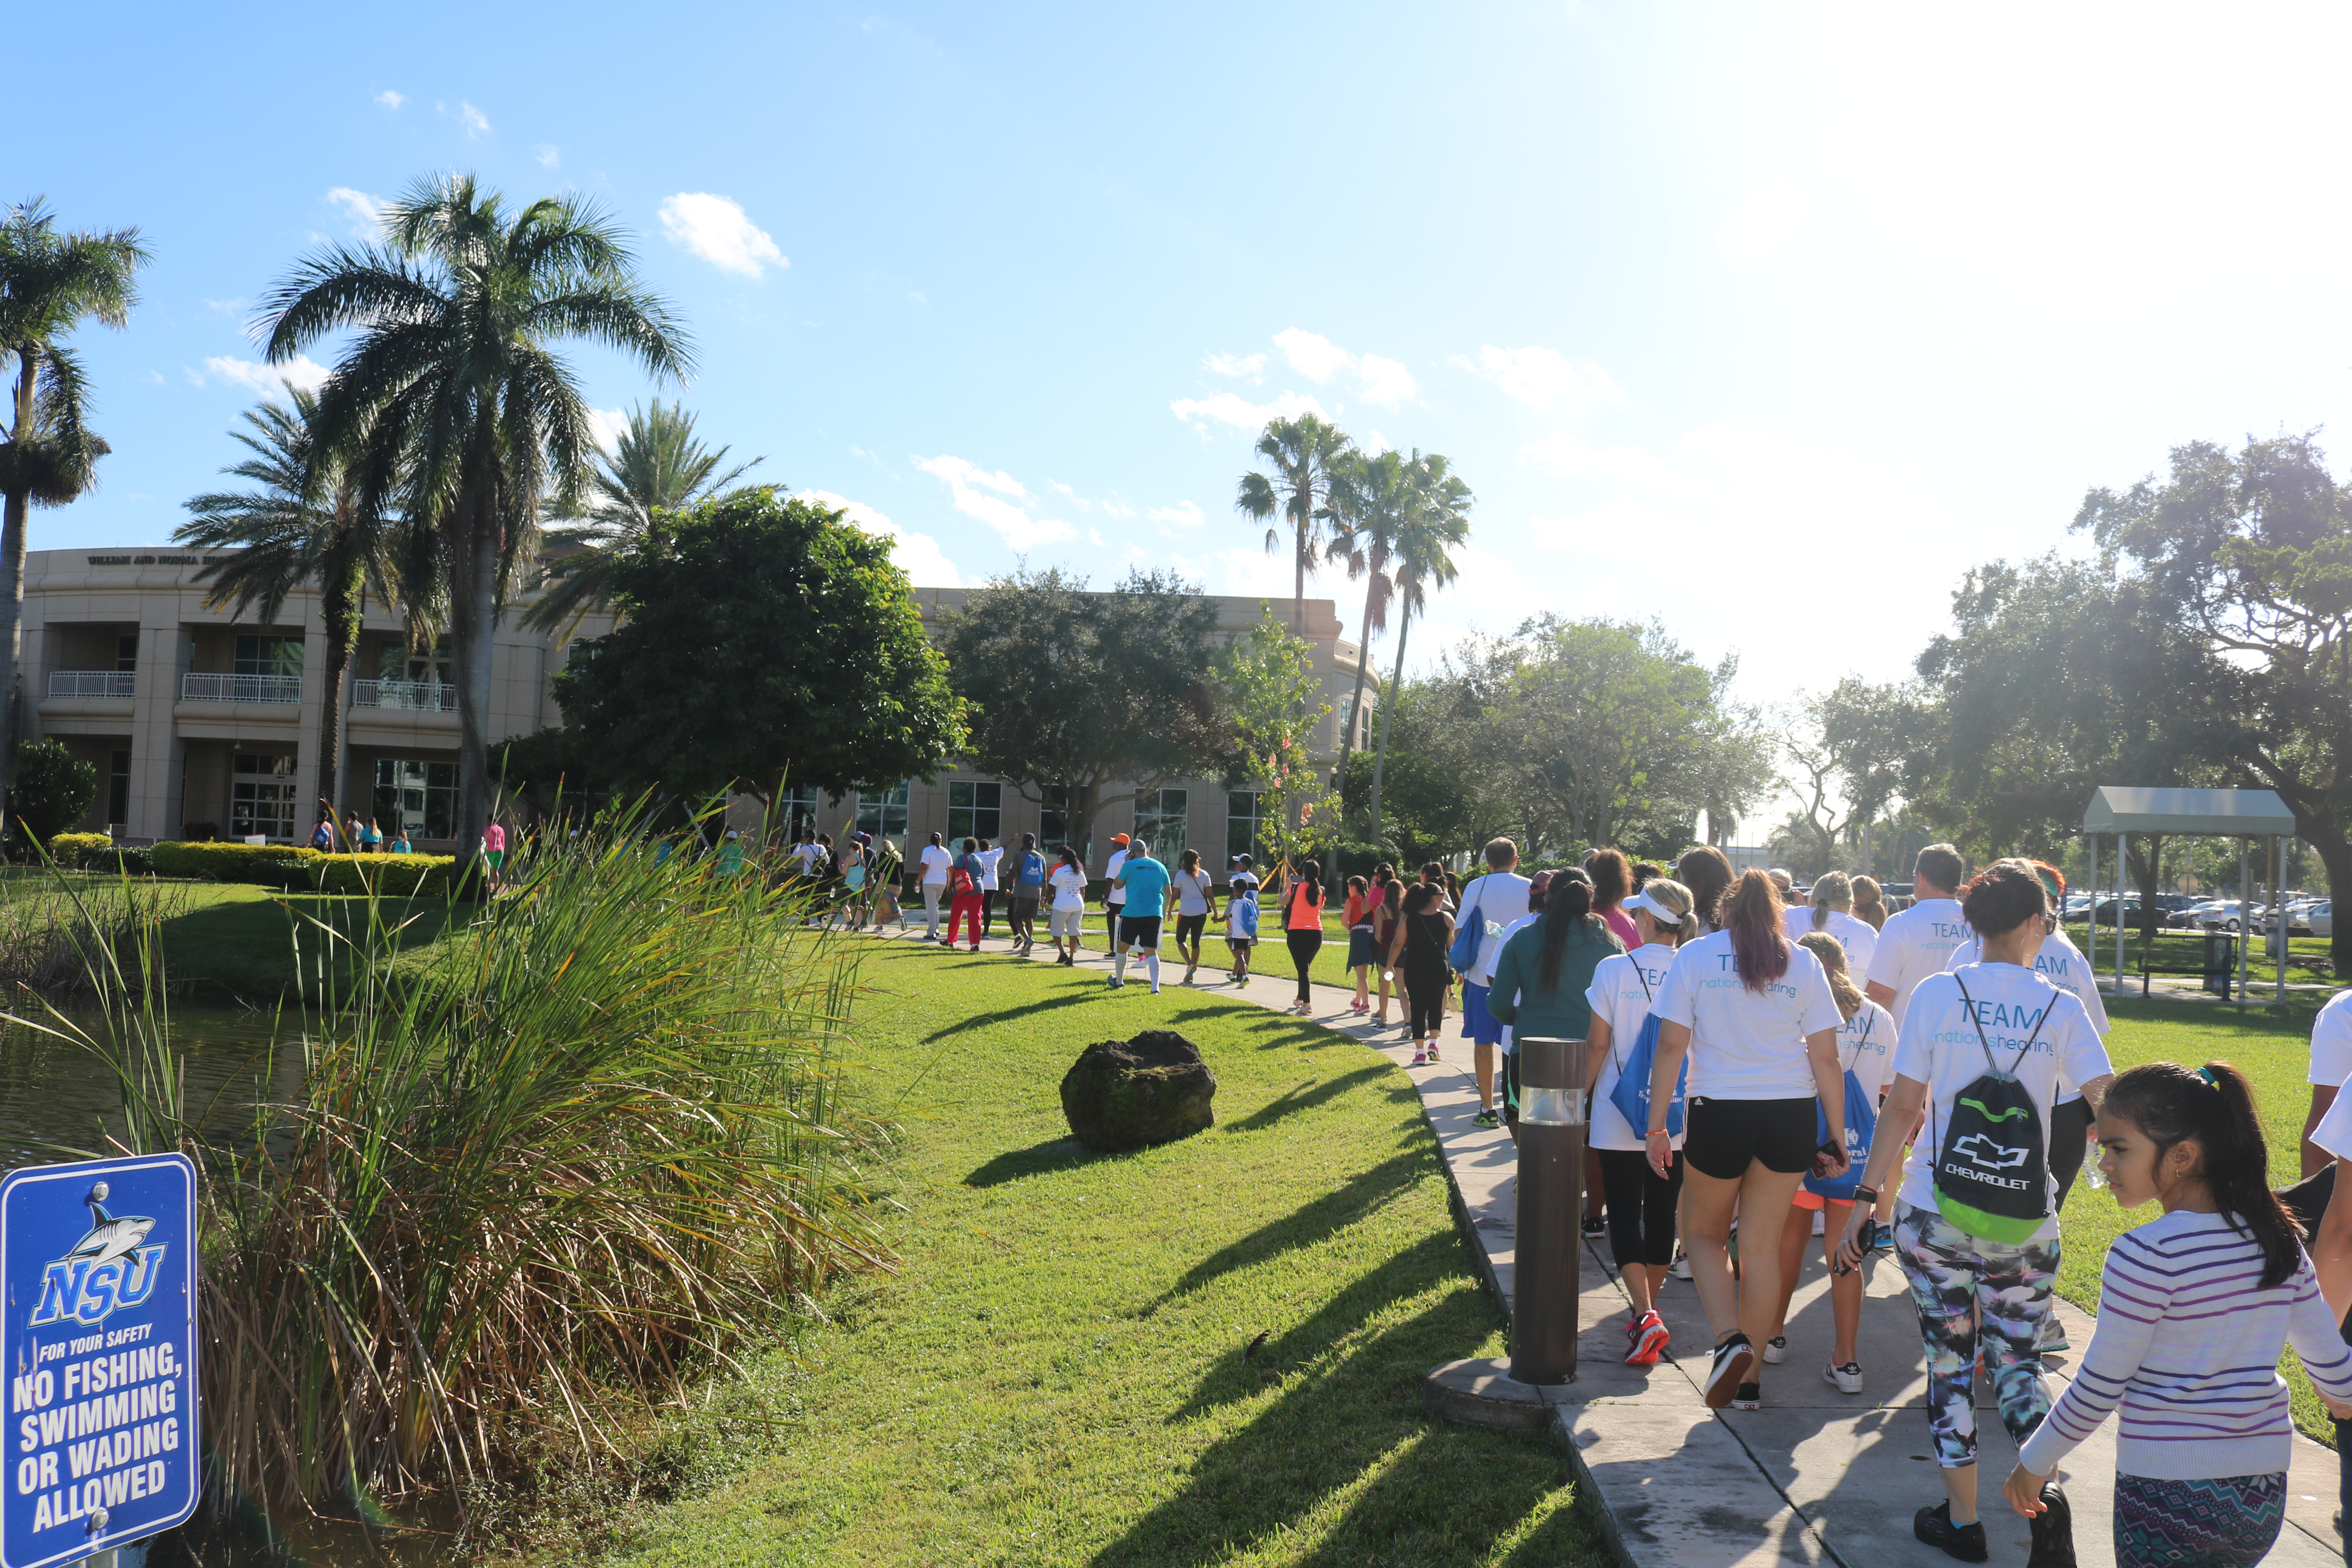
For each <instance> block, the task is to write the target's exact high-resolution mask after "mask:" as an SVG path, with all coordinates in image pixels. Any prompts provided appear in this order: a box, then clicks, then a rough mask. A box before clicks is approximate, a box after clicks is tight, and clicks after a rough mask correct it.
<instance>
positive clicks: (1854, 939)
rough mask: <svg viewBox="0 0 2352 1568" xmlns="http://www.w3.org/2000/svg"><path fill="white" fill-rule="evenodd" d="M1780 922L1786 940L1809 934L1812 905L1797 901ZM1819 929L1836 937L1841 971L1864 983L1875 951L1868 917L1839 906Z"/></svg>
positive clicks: (1876, 944)
mask: <svg viewBox="0 0 2352 1568" xmlns="http://www.w3.org/2000/svg"><path fill="white" fill-rule="evenodd" d="M1781 923H1782V924H1783V925H1785V926H1787V927H1788V930H1789V940H1790V942H1794V941H1796V940H1797V939H1798V938H1799V937H1801V936H1811V935H1812V933H1813V906H1812V905H1811V904H1800V905H1799V906H1798V907H1797V908H1795V909H1793V910H1789V911H1788V912H1787V913H1785V914H1784V915H1782V916H1781ZM1822 930H1823V931H1827V932H1829V934H1830V935H1832V936H1833V937H1835V938H1837V939H1838V943H1839V945H1840V946H1842V947H1843V948H1844V949H1845V972H1846V973H1848V974H1851V975H1853V976H1854V984H1857V985H1860V984H1864V983H1865V982H1866V981H1867V980H1868V979H1869V978H1870V964H1871V960H1872V958H1873V957H1874V955H1875V954H1876V953H1877V952H1878V932H1877V931H1875V930H1874V929H1873V928H1872V926H1871V923H1870V922H1869V921H1866V920H1863V919H1861V918H1860V917H1858V916H1855V915H1850V914H1848V913H1846V912H1845V911H1844V910H1831V911H1830V918H1829V921H1828V922H1827V923H1825V924H1824V925H1823V926H1822Z"/></svg>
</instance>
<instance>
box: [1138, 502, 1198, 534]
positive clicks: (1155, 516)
mask: <svg viewBox="0 0 2352 1568" xmlns="http://www.w3.org/2000/svg"><path fill="white" fill-rule="evenodd" d="M1147 515H1148V516H1150V519H1151V521H1154V522H1165V523H1171V524H1173V525H1174V526H1176V527H1178V528H1198V527H1200V526H1201V525H1202V523H1204V522H1206V521H1209V517H1208V514H1207V513H1206V512H1204V511H1202V510H1201V508H1200V505H1199V503H1198V502H1195V501H1189V500H1180V501H1178V502H1177V503H1176V504H1175V505H1174V506H1155V507H1153V508H1152V509H1151V510H1150V512H1149V513H1148V514H1147Z"/></svg>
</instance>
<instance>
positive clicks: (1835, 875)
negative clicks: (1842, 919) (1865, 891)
mask: <svg viewBox="0 0 2352 1568" xmlns="http://www.w3.org/2000/svg"><path fill="white" fill-rule="evenodd" d="M1852 909H1853V879H1852V878H1851V877H1848V876H1847V875H1846V874H1845V873H1844V872H1843V871H1824V872H1822V874H1821V875H1820V876H1818V877H1816V878H1814V879H1813V929H1814V930H1815V931H1827V930H1829V929H1830V911H1831V910H1852Z"/></svg>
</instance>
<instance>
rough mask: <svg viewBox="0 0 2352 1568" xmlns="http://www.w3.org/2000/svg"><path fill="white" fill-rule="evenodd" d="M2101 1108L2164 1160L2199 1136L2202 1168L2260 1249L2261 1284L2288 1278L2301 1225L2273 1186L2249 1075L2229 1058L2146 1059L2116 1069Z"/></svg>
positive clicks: (2217, 1198)
mask: <svg viewBox="0 0 2352 1568" xmlns="http://www.w3.org/2000/svg"><path fill="white" fill-rule="evenodd" d="M2100 1114H2102V1115H2105V1116H2113V1117H2115V1118H2116V1119H2117V1120H2119V1121H2128V1122H2130V1123H2131V1124H2132V1125H2133V1126H2135V1127H2137V1128H2138V1129H2139V1130H2140V1131H2142V1132H2145V1133H2147V1139H2148V1142H2151V1143H2154V1144H2155V1145H2156V1157H2157V1160H2158V1163H2162V1161H2163V1159H2164V1157H2165V1155H2166V1154H2168V1153H2169V1152H2171V1150H2172V1146H2173V1145H2174V1144H2176V1143H2179V1142H2182V1141H2183V1140H2185V1139H2189V1138H2194V1139H2196V1140H2197V1144H2198V1148H2199V1149H2200V1151H2201V1152H2202V1157H2201V1158H2200V1160H2199V1161H2198V1171H2197V1173H2198V1175H2199V1176H2200V1177H2201V1178H2202V1179H2203V1180H2204V1182H2205V1184H2206V1185H2207V1186H2208V1187H2210V1188H2211V1189H2212V1193H2213V1202H2214V1205H2215V1206H2216V1207H2218V1208H2219V1209H2220V1210H2221V1217H2222V1219H2223V1220H2224V1221H2226V1222H2227V1223H2228V1224H2229V1226H2230V1227H2231V1229H2233V1230H2239V1231H2242V1232H2244V1233H2245V1234H2248V1235H2250V1236H2252V1238H2253V1240H2254V1243H2255V1245H2256V1246H2258V1247H2261V1248H2262V1249H2263V1273H2262V1280H2261V1283H2262V1287H2263V1289H2271V1288H2272V1287H2273V1286H2277V1285H2283V1284H2284V1283H2285V1282H2286V1280H2287V1279H2288V1278H2289V1277H2290V1276H2291V1275H2293V1274H2294V1271H2295V1268H2296V1266H2297V1265H2298V1264H2299V1263H2300V1262H2301V1261H2302V1258H2303V1231H2302V1228H2301V1227H2300V1226H2297V1225H2296V1224H2295V1222H2294V1216H2293V1215H2289V1214H2288V1213H2287V1210H2286V1205H2284V1204H2282V1203H2280V1202H2279V1197H2278V1194H2276V1193H2274V1192H2273V1191H2271V1187H2270V1175H2269V1173H2270V1144H2269V1142H2268V1141H2267V1140H2266V1139H2264V1137H2263V1121H2262V1114H2261V1111H2260V1110H2259V1109H2258V1108H2257V1107H2256V1105H2255V1104H2254V1090H2253V1086H2252V1084H2250V1083H2248V1082H2247V1081H2246V1075H2245V1074H2243V1073H2242V1072H2240V1071H2239V1070H2238V1069H2237V1068H2233V1067H2231V1065H2230V1064H2229V1063H2228V1062H2207V1063H2206V1064H2205V1066H2204V1068H2202V1069H2201V1070H2192V1069H2190V1068H2186V1067H2183V1066H2181V1065H2180V1064H2179V1062H2143V1063H2141V1064H2140V1065H2139V1066H2138V1067H2136V1068H2126V1069H2125V1070H2124V1071H2123V1072H2121V1073H2119V1074H2117V1075H2116V1081H2115V1084H2114V1086H2113V1087H2112V1088H2110V1089H2108V1090H2107V1098H2106V1102H2105V1104H2104V1105H2103V1106H2101V1107H2100Z"/></svg>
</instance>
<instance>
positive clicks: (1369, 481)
mask: <svg viewBox="0 0 2352 1568" xmlns="http://www.w3.org/2000/svg"><path fill="white" fill-rule="evenodd" d="M1411 505H1412V485H1411V482H1410V476H1409V472H1408V470H1407V468H1406V465H1405V459H1404V455H1403V454H1402V453H1401V452H1382V453H1381V455H1380V456H1378V457H1376V458H1375V457H1367V456H1365V455H1364V454H1362V453H1360V452H1353V451H1351V452H1349V453H1348V454H1346V456H1345V457H1344V458H1342V460H1341V461H1340V462H1339V464H1338V465H1337V468H1336V469H1335V471H1334V474H1333V477H1332V483H1331V504H1330V507H1329V509H1328V511H1329V518H1330V523H1331V542H1330V544H1329V546H1328V554H1329V555H1330V557H1331V559H1333V560H1335V561H1341V562H1344V563H1346V564H1347V568H1348V576H1349V578H1350V579H1351V580H1352V579H1354V578H1357V577H1362V578H1364V579H1365V584H1364V622H1363V626H1362V628H1361V629H1360V632H1359V634H1358V639H1359V641H1360V644H1361V646H1360V648H1359V649H1358V652H1357V655H1356V689H1355V694H1354V695H1353V696H1351V697H1350V698H1349V700H1348V721H1347V722H1346V723H1345V724H1343V725H1341V726H1340V728H1339V770H1340V772H1342V773H1345V772H1346V771H1347V767H1348V756H1349V752H1352V751H1354V750H1355V740H1356V715H1357V713H1358V712H1359V711H1360V710H1361V709H1362V708H1363V705H1364V679H1365V676H1366V673H1367V672H1368V671H1369V670H1370V668H1371V662H1372V638H1373V637H1376V636H1377V635H1379V634H1380V633H1381V632H1382V631H1384V630H1386V629H1387V627H1388V624H1389V599H1390V597H1391V594H1392V592H1393V584H1391V581H1390V577H1389V564H1390V558H1391V554H1392V553H1393V552H1394V550H1395V546H1396V537H1397V530H1398V527H1399V526H1400V525H1401V524H1402V521H1403V520H1404V515H1405V512H1406V510H1407V509H1408V508H1409V507H1410V506H1411Z"/></svg>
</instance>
